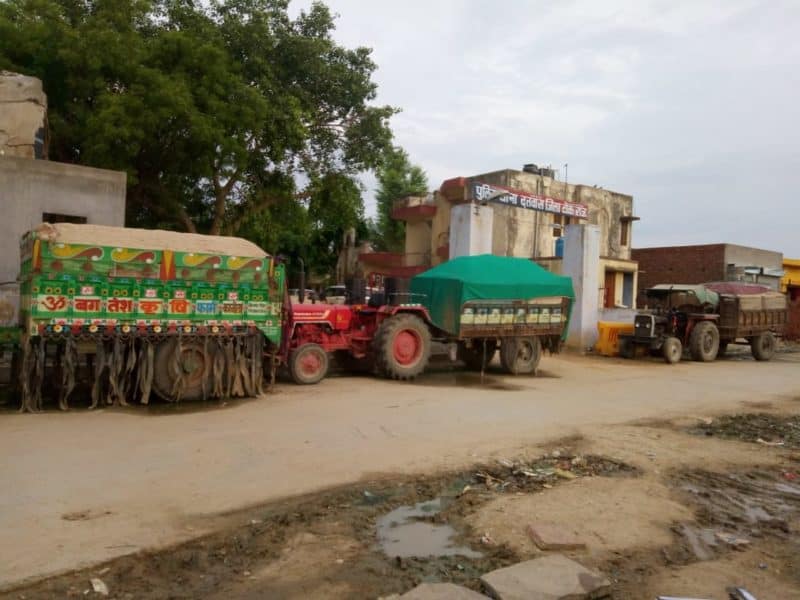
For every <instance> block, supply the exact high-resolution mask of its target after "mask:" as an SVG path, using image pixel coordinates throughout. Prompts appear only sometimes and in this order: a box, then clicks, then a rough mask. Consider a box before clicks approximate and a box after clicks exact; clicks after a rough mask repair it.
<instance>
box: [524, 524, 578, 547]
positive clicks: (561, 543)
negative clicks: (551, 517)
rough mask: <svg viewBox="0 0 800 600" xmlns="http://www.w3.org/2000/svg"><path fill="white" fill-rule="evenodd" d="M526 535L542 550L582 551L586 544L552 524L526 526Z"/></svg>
mask: <svg viewBox="0 0 800 600" xmlns="http://www.w3.org/2000/svg"><path fill="white" fill-rule="evenodd" d="M527 532H528V535H529V536H530V538H531V539H532V540H533V543H534V544H536V545H537V546H538V547H539V548H540V549H542V550H583V549H585V548H586V544H585V543H584V542H583V541H581V540H580V538H578V536H577V535H576V534H575V532H574V531H570V530H569V529H566V528H565V527H563V526H561V525H556V524H554V523H535V524H531V525H528V528H527Z"/></svg>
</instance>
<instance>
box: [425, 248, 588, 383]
mask: <svg viewBox="0 0 800 600" xmlns="http://www.w3.org/2000/svg"><path fill="white" fill-rule="evenodd" d="M410 293H411V297H412V298H413V299H414V300H415V301H417V302H420V303H421V304H423V305H424V306H425V308H426V309H427V311H428V314H429V316H430V320H431V323H432V324H433V326H434V327H436V328H437V329H438V330H440V331H441V332H443V333H444V334H445V336H446V337H449V338H452V339H454V340H455V341H456V342H457V343H458V354H459V358H461V359H462V360H463V361H464V362H465V363H466V364H467V365H468V366H469V367H472V368H476V369H478V368H479V369H483V368H485V367H486V365H488V363H489V362H490V361H491V360H492V358H493V357H494V355H495V353H496V352H497V350H498V348H499V350H500V362H501V364H502V366H503V368H504V369H505V370H506V371H508V372H510V373H531V372H535V370H536V368H537V366H538V363H539V360H540V358H541V352H542V350H543V349H545V350H549V351H551V352H557V351H558V350H559V349H560V347H561V344H562V342H563V340H564V339H565V337H566V333H567V327H568V325H569V317H570V312H571V310H572V303H573V300H574V298H575V293H574V291H573V287H572V280H571V279H570V278H569V277H565V276H562V275H556V274H554V273H550V272H549V271H547V270H546V269H544V268H542V267H540V266H539V265H537V264H536V263H534V262H533V261H531V260H528V259H525V258H514V257H502V256H494V255H491V254H485V255H478V256H464V257H459V258H455V259H453V260H450V261H447V262H445V263H442V264H441V265H438V266H436V267H434V268H432V269H430V270H428V271H425V272H424V273H421V274H420V275H417V276H416V277H414V278H413V279H412V280H411V285H410Z"/></svg>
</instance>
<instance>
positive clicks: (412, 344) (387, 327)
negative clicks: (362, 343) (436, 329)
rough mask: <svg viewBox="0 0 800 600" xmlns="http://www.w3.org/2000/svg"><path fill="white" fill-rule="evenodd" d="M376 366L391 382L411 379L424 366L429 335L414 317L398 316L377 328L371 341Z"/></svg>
mask: <svg viewBox="0 0 800 600" xmlns="http://www.w3.org/2000/svg"><path fill="white" fill-rule="evenodd" d="M374 349H375V358H376V367H377V370H378V372H379V373H380V374H381V375H384V376H386V377H390V378H391V379H414V377H416V376H417V375H419V374H420V373H422V372H423V371H424V370H425V367H426V366H428V359H430V357H431V332H430V331H429V330H428V326H427V325H425V323H424V322H423V321H422V319H420V318H419V317H417V316H415V315H410V314H405V313H401V314H398V315H395V316H393V317H389V318H388V319H386V320H385V321H383V322H382V323H381V324H380V326H379V327H378V331H377V333H376V334H375V340H374Z"/></svg>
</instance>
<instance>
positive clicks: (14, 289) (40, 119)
mask: <svg viewBox="0 0 800 600" xmlns="http://www.w3.org/2000/svg"><path fill="white" fill-rule="evenodd" d="M0 104H2V106H3V107H4V108H3V110H2V111H0V206H2V207H3V219H2V221H0V256H2V258H1V259H0V325H10V324H14V323H15V322H16V310H17V305H18V294H19V291H18V286H17V283H16V280H17V275H18V273H19V243H20V238H21V237H22V235H23V234H24V233H25V232H26V231H29V230H31V229H33V228H34V227H36V226H37V225H39V224H40V223H42V222H44V221H47V222H51V223H56V222H70V223H94V224H97V225H116V226H119V227H122V226H124V225H125V186H126V181H127V176H126V174H125V173H123V172H119V171H108V170H105V169H92V168H89V167H82V166H79V165H72V164H65V163H58V162H51V161H48V160H38V159H42V158H46V157H47V135H46V131H47V128H46V123H47V98H46V96H45V95H44V93H43V91H42V84H41V82H40V81H39V80H38V79H35V78H33V77H25V76H22V75H18V74H16V73H8V72H5V71H4V72H0Z"/></svg>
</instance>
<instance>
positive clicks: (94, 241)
mask: <svg viewBox="0 0 800 600" xmlns="http://www.w3.org/2000/svg"><path fill="white" fill-rule="evenodd" d="M19 279H20V333H21V335H20V349H21V356H22V360H21V371H22V373H21V393H22V407H23V410H32V411H33V410H39V409H41V406H42V387H43V383H44V382H45V381H46V380H47V379H49V378H50V376H49V375H48V376H47V378H46V377H45V372H46V371H47V370H52V375H55V376H56V377H57V378H59V379H60V381H59V382H58V383H60V385H59V386H56V387H58V388H59V404H60V406H61V407H62V408H66V407H67V403H68V399H69V395H70V393H71V391H72V390H73V389H74V388H75V385H76V382H77V379H78V376H79V372H80V371H81V370H83V371H85V370H86V369H87V368H88V369H90V370H92V371H93V373H92V374H91V377H90V379H91V383H92V407H94V406H97V405H98V404H102V403H108V404H114V403H119V404H125V403H127V402H130V401H140V402H143V403H147V402H148V400H149V396H150V392H151V389H152V390H154V391H155V392H156V393H157V394H158V395H159V396H161V397H163V398H164V399H166V400H172V401H177V400H181V399H201V398H202V399H205V398H213V397H229V396H244V395H254V394H257V393H259V392H260V389H261V381H262V378H263V377H262V376H263V365H262V358H263V356H264V355H265V354H267V355H270V354H271V355H272V356H273V357H274V360H273V361H272V362H273V363H276V362H277V355H278V352H279V349H280V347H281V344H282V342H283V339H282V332H283V321H284V318H285V316H284V298H285V273H284V267H283V266H282V265H281V264H278V263H277V262H276V261H275V259H274V258H273V257H271V256H268V255H267V254H266V253H265V252H264V251H263V250H261V249H260V248H259V247H258V246H256V245H255V244H252V243H250V242H248V241H246V240H243V239H239V238H228V237H220V236H205V235H196V234H183V233H176V232H169V231H159V230H143V229H125V228H118V227H104V226H97V225H75V224H55V225H53V224H43V225H41V226H39V227H38V228H36V229H35V230H33V231H31V232H29V233H27V234H26V235H25V236H23V238H22V241H21V268H20V278H19ZM87 356H88V360H87V358H86V357H87Z"/></svg>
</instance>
